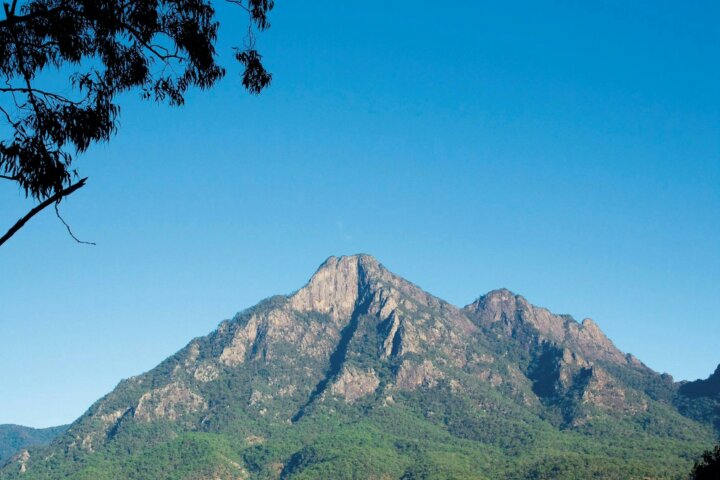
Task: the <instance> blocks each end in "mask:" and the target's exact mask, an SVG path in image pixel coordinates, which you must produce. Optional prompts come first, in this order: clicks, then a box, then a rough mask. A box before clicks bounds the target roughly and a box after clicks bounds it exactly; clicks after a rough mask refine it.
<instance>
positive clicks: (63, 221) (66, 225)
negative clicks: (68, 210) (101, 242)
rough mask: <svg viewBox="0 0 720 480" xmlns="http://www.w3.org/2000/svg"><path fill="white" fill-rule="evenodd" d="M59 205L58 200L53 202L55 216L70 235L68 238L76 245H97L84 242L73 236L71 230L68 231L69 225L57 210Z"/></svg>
mask: <svg viewBox="0 0 720 480" xmlns="http://www.w3.org/2000/svg"><path fill="white" fill-rule="evenodd" d="M59 203H60V200H58V201H57V202H55V215H57V217H58V218H59V219H60V221H61V222H62V223H63V225H65V228H67V231H68V233H69V234H70V236H71V237H72V238H73V240H75V241H76V242H77V243H82V244H84V245H97V244H96V243H95V242H85V241H83V240H80V239H79V238H77V237H76V236H75V234H74V233H73V232H72V230H70V225H68V224H67V222H66V221H65V219H64V218H62V217H61V216H60V210H58V204H59Z"/></svg>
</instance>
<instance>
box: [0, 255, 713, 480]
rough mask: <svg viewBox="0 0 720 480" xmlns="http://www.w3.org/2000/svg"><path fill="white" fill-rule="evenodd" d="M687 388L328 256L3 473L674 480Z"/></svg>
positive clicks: (694, 422) (687, 431)
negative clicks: (305, 279)
mask: <svg viewBox="0 0 720 480" xmlns="http://www.w3.org/2000/svg"><path fill="white" fill-rule="evenodd" d="M138 334H142V332H138ZM711 384H712V385H714V383H712V382H711ZM689 385H690V384H687V383H686V384H683V385H681V384H677V383H675V382H673V380H672V378H671V377H670V376H669V375H661V374H659V373H656V372H654V371H653V370H651V369H650V368H648V367H647V366H645V365H644V364H643V363H642V362H640V361H639V360H638V359H637V358H635V357H633V356H632V355H629V354H625V353H623V352H621V351H620V350H618V349H617V348H616V347H615V345H614V344H613V343H612V341H611V340H610V339H608V338H607V337H606V336H605V334H604V333H603V332H602V331H601V329H600V327H599V326H598V324H597V323H595V322H594V321H592V320H590V319H585V320H583V321H582V322H577V321H575V320H574V319H573V318H572V317H570V316H567V315H556V314H553V313H551V312H550V311H548V310H547V309H544V308H541V307H537V306H534V305H532V304H530V303H529V302H528V301H527V300H526V299H525V298H523V297H522V296H520V295H516V294H514V293H513V292H511V291H509V290H505V289H501V290H495V291H492V292H489V293H487V294H485V295H483V296H481V297H479V298H478V299H477V300H475V301H474V302H472V303H470V304H469V305H467V306H466V307H464V308H458V307H455V306H453V305H451V304H449V303H447V302H445V301H443V300H441V299H439V298H437V297H435V296H433V295H431V294H429V293H427V292H424V291H423V290H421V289H420V288H419V287H417V286H416V285H413V284H412V283H410V282H408V281H407V280H404V279H403V278H400V277H399V276H397V275H395V274H393V273H391V272H390V271H388V270H387V269H385V268H384V267H383V266H382V265H380V264H379V263H378V261H377V260H375V259H374V258H373V257H370V256H367V255H356V256H351V257H340V258H336V257H331V258H330V259H328V260H327V261H326V262H325V263H324V264H323V265H322V266H321V267H320V268H319V269H318V271H317V272H316V273H315V274H314V275H313V277H312V278H311V279H310V281H309V283H308V284H307V285H306V286H305V287H303V288H301V289H300V290H298V291H297V292H295V293H294V294H292V295H289V296H277V297H273V298H270V299H267V300H264V301H262V302H260V303H259V304H258V305H257V306H255V307H253V308H250V309H248V310H246V311H244V312H241V313H239V314H237V315H236V316H235V317H234V318H233V319H232V320H227V321H224V322H222V323H221V324H220V326H219V327H218V329H217V330H216V331H214V332H212V333H211V334H209V335H208V336H206V337H202V338H196V339H194V340H192V341H191V342H190V343H189V344H188V345H187V346H186V347H185V348H183V349H182V350H180V351H179V352H177V353H176V354H175V355H173V356H171V357H170V358H168V359H166V360H165V361H163V362H162V363H161V364H160V365H158V366H157V367H155V368H154V369H152V370H150V371H149V372H147V373H144V374H142V375H139V376H137V377H132V378H129V379H127V380H123V381H121V382H120V383H119V384H118V386H117V387H116V388H115V389H114V390H113V391H112V392H110V393H109V394H108V395H106V396H105V397H103V398H101V399H100V400H98V401H97V402H96V403H95V404H94V405H92V406H91V407H90V409H89V410H88V411H87V412H86V413H85V414H84V415H83V416H82V417H80V418H79V419H78V420H77V421H76V422H75V423H73V424H72V425H71V426H70V428H69V429H68V430H67V432H65V433H64V434H63V435H61V436H60V437H58V438H57V440H56V441H55V442H53V444H52V445H51V446H49V447H46V448H41V449H30V450H29V451H27V452H23V454H22V455H20V456H17V457H16V458H15V460H14V461H12V462H10V463H9V464H8V465H7V466H6V467H5V468H4V469H2V470H0V478H3V479H16V478H23V479H28V480H29V479H55V478H67V479H77V480H79V479H93V480H103V479H108V480H110V479H117V478H122V479H143V480H152V479H188V480H190V479H193V480H199V479H215V478H223V479H226V478H232V479H241V478H242V479H245V478H252V479H277V478H280V479H344V478H363V479H365V478H368V479H405V480H407V479H435V478H454V479H498V478H503V479H573V480H575V479H584V478H598V479H629V478H637V479H640V478H655V479H660V478H678V479H679V478H685V477H686V475H687V473H688V472H689V471H690V468H691V466H692V463H693V460H694V459H695V458H696V457H697V456H698V455H699V454H700V453H701V452H702V451H703V450H705V449H707V448H709V447H710V446H711V445H712V444H713V443H714V442H715V441H716V439H717V435H718V431H717V430H715V429H714V419H713V418H714V417H712V412H711V411H706V410H704V408H705V407H704V406H701V407H698V408H699V410H698V411H696V410H697V409H695V406H696V405H698V404H697V403H696V397H693V396H688V392H705V391H706V390H707V389H706V388H705V387H704V386H703V387H698V388H694V387H692V386H689ZM710 390H712V389H710ZM694 394H695V393H693V395H694ZM697 398H699V397H697ZM702 398H705V397H702ZM703 405H704V404H703Z"/></svg>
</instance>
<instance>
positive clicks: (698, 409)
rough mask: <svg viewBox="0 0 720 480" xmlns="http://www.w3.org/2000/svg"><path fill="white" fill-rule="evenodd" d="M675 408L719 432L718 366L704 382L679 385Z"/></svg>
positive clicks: (719, 385)
mask: <svg viewBox="0 0 720 480" xmlns="http://www.w3.org/2000/svg"><path fill="white" fill-rule="evenodd" d="M675 406H676V407H677V408H678V410H679V411H680V412H682V414H683V415H686V416H688V417H690V418H694V419H695V420H698V421H700V422H702V423H711V424H713V425H714V426H715V428H716V429H717V430H719V431H720V365H718V367H717V368H716V369H715V372H714V373H713V374H712V375H710V376H709V377H708V378H707V379H705V380H695V381H694V382H683V383H682V384H680V388H679V389H678V395H677V396H676V398H675Z"/></svg>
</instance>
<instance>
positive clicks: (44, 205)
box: [0, 177, 87, 245]
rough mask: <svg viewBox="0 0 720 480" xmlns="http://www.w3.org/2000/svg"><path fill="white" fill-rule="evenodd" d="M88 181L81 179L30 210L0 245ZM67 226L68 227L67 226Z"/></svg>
mask: <svg viewBox="0 0 720 480" xmlns="http://www.w3.org/2000/svg"><path fill="white" fill-rule="evenodd" d="M86 181H87V177H85V178H83V179H81V180H80V181H78V182H77V183H74V184H72V185H70V186H69V187H67V188H65V189H63V190H60V191H59V192H57V193H56V194H54V195H52V196H50V197H48V198H47V199H46V200H45V201H43V202H42V203H40V204H39V205H38V206H37V207H35V208H33V209H32V210H30V211H29V212H28V213H27V215H25V216H24V217H22V218H21V219H20V220H18V221H17V222H15V225H13V226H12V227H10V229H9V230H8V231H7V232H6V233H5V235H3V236H2V237H1V238H0V245H2V244H4V243H5V242H7V241H8V240H9V239H10V237H12V236H13V235H15V233H17V231H18V230H20V229H21V228H22V227H23V225H25V224H26V223H27V222H28V220H30V219H31V218H32V217H34V216H35V215H37V214H38V213H40V212H41V211H43V210H44V209H45V208H47V207H49V206H50V205H52V204H53V203H56V202H59V201H60V200H61V199H63V198H65V197H67V196H68V195H70V194H71V193H73V192H74V191H75V190H77V189H79V188H82V187H84V186H85V182H86ZM61 220H62V219H61ZM63 223H65V222H64V221H63ZM65 226H67V224H65ZM68 230H70V227H68ZM70 235H72V232H70ZM72 237H73V238H75V236H74V235H72ZM75 240H77V238H75ZM78 241H79V240H78ZM80 243H85V242H80Z"/></svg>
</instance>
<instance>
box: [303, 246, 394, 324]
mask: <svg viewBox="0 0 720 480" xmlns="http://www.w3.org/2000/svg"><path fill="white" fill-rule="evenodd" d="M380 268H381V267H380V264H379V263H378V261H377V260H376V259H375V258H373V257H371V256H370V255H352V256H343V257H330V258H328V259H327V260H325V262H323V264H322V265H320V268H318V270H317V271H316V272H315V274H314V275H313V276H312V277H311V278H310V281H309V282H308V283H307V285H305V286H304V287H303V288H301V289H300V290H298V291H297V292H295V294H293V295H292V296H291V297H290V302H291V305H292V307H293V308H294V309H295V310H298V311H315V312H319V313H326V314H329V315H331V316H332V317H334V318H340V317H347V316H349V315H351V314H352V312H353V310H354V309H355V306H356V304H357V301H358V296H359V292H360V290H361V288H362V286H363V284H365V283H366V281H367V279H368V276H369V275H371V274H372V272H374V271H377V270H379V269H380Z"/></svg>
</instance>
